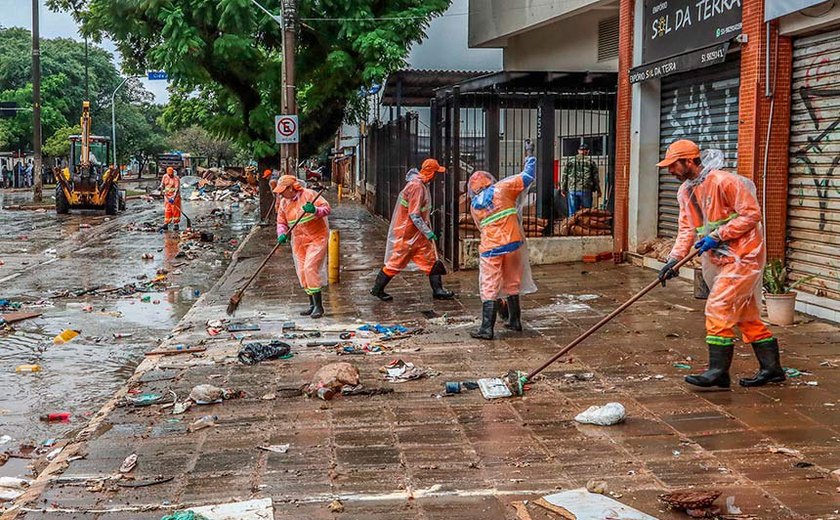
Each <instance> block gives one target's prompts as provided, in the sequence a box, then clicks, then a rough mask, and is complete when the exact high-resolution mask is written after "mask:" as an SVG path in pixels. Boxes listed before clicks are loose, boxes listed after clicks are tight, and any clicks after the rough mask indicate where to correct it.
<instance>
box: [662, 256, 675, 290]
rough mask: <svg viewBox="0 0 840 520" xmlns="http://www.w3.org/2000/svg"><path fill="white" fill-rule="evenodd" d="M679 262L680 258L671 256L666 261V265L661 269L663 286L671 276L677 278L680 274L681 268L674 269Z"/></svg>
mask: <svg viewBox="0 0 840 520" xmlns="http://www.w3.org/2000/svg"><path fill="white" fill-rule="evenodd" d="M678 263H679V260H676V259H674V258H670V259H668V261H667V262H665V265H664V266H662V269H660V270H659V281H660V282H662V287H665V280H670V279H671V278H676V277H677V276H679V275H680V270H679V269H674V266H675V265H677V264H678Z"/></svg>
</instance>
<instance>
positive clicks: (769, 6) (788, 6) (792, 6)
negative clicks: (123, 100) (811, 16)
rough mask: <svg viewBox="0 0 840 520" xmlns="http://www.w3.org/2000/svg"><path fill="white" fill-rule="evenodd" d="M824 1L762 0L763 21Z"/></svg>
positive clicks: (823, 0) (823, 1) (823, 2)
mask: <svg viewBox="0 0 840 520" xmlns="http://www.w3.org/2000/svg"><path fill="white" fill-rule="evenodd" d="M826 3H828V2H826V0H764V21H765V22H769V21H770V20H775V19H776V18H779V17H780V16H785V15H786V14H791V13H795V12H796V11H799V10H800V9H806V8H808V7H812V6H815V5H817V4H826Z"/></svg>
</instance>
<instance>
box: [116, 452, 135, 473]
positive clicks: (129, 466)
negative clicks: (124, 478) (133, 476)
mask: <svg viewBox="0 0 840 520" xmlns="http://www.w3.org/2000/svg"><path fill="white" fill-rule="evenodd" d="M136 466H137V454H136V453H132V454H131V455H129V456H128V457H126V458H125V460H124V461H123V463H122V464H121V465H120V473H131V470H133V469H134V468H135V467H136Z"/></svg>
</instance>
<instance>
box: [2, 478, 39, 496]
mask: <svg viewBox="0 0 840 520" xmlns="http://www.w3.org/2000/svg"><path fill="white" fill-rule="evenodd" d="M31 482H32V481H30V480H27V479H25V478H14V477H0V502H11V501H12V500H14V499H16V498H17V497H19V496H21V495H22V494H23V493H24V492H25V491H26V488H28V487H29V484H30V483H31Z"/></svg>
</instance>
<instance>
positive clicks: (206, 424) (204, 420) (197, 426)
mask: <svg viewBox="0 0 840 520" xmlns="http://www.w3.org/2000/svg"><path fill="white" fill-rule="evenodd" d="M217 420H219V416H218V415H205V416H203V417H201V418H200V419H197V420H196V421H194V422H192V423H190V425H189V426H187V431H188V432H190V433H192V432H197V431H198V430H203V429H204V428H210V427H211V426H216V421H217Z"/></svg>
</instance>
